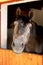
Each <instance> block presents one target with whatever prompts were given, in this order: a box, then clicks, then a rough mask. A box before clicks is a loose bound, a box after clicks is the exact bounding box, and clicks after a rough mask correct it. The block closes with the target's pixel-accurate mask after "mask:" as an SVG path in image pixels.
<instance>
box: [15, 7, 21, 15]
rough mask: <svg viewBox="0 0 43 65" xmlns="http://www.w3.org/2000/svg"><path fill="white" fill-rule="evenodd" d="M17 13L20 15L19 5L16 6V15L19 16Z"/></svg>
mask: <svg viewBox="0 0 43 65" xmlns="http://www.w3.org/2000/svg"><path fill="white" fill-rule="evenodd" d="M19 15H21V9H20V7H18V8H17V9H16V16H19Z"/></svg>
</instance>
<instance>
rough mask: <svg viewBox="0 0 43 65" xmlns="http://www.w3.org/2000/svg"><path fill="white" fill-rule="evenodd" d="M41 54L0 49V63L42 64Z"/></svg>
mask: <svg viewBox="0 0 43 65" xmlns="http://www.w3.org/2000/svg"><path fill="white" fill-rule="evenodd" d="M42 57H43V55H38V54H30V53H24V52H23V53H21V54H16V53H14V52H13V51H11V50H4V49H0V65H42Z"/></svg>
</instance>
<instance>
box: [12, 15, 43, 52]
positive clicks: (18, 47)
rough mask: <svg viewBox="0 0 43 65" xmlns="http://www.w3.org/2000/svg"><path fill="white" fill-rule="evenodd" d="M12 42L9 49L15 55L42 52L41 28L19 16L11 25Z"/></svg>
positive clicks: (42, 34)
mask: <svg viewBox="0 0 43 65" xmlns="http://www.w3.org/2000/svg"><path fill="white" fill-rule="evenodd" d="M13 25H14V26H13V41H12V44H11V47H12V49H13V51H14V52H15V53H22V52H23V51H26V52H34V53H42V52H43V49H42V47H43V27H42V26H40V25H38V24H37V23H35V22H34V21H32V20H30V19H29V18H28V17H26V16H23V15H20V16H18V18H17V19H16V20H15V21H14V23H13Z"/></svg>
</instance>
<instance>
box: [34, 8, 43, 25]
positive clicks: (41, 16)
mask: <svg viewBox="0 0 43 65" xmlns="http://www.w3.org/2000/svg"><path fill="white" fill-rule="evenodd" d="M33 13H34V17H33V19H34V21H35V22H36V23H38V24H39V25H42V26H43V8H42V9H41V10H38V9H33Z"/></svg>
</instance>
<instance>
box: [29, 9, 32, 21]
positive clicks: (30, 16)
mask: <svg viewBox="0 0 43 65" xmlns="http://www.w3.org/2000/svg"><path fill="white" fill-rule="evenodd" d="M28 17H29V19H30V20H32V18H33V10H32V9H30V11H29V12H28Z"/></svg>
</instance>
